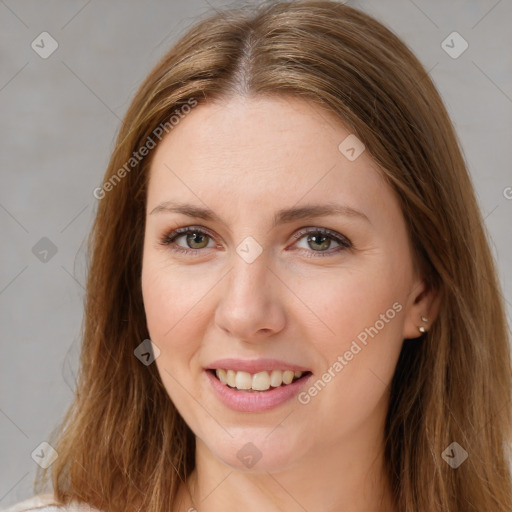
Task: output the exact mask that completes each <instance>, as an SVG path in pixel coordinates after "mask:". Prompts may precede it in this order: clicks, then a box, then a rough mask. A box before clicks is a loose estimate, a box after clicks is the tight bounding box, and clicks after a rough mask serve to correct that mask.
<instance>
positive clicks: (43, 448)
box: [30, 441, 59, 469]
mask: <svg viewBox="0 0 512 512" xmlns="http://www.w3.org/2000/svg"><path fill="white" fill-rule="evenodd" d="M30 456H31V457H32V460H33V461H34V462H35V463H36V464H37V465H38V466H41V467H42V468H43V469H46V468H49V467H50V466H51V465H52V464H53V463H54V462H55V461H56V459H57V457H58V456H59V454H58V453H57V450H55V448H54V447H53V446H52V445H51V444H49V443H47V442H46V441H43V442H42V443H40V444H39V445H38V446H37V448H36V449H35V450H34V451H33V452H32V453H31V454H30Z"/></svg>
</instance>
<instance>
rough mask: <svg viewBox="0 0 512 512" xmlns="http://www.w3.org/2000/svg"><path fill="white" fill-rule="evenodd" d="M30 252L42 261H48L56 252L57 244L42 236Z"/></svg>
mask: <svg viewBox="0 0 512 512" xmlns="http://www.w3.org/2000/svg"><path fill="white" fill-rule="evenodd" d="M32 254H33V255H34V256H35V257H36V258H37V259H38V260H39V261H41V262H42V263H48V262H49V261H50V260H51V259H52V258H53V257H54V256H55V255H56V254H57V246H56V245H55V244H54V243H53V242H52V241H51V240H50V239H49V238H46V237H45V236H43V238H41V240H39V242H37V243H36V244H35V245H34V247H32Z"/></svg>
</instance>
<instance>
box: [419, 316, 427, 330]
mask: <svg viewBox="0 0 512 512" xmlns="http://www.w3.org/2000/svg"><path fill="white" fill-rule="evenodd" d="M421 321H422V322H425V323H427V322H428V318H427V317H425V316H422V317H421ZM418 331H420V332H421V334H423V333H425V332H427V330H426V329H425V327H423V326H420V327H418Z"/></svg>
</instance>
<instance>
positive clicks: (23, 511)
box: [2, 494, 99, 512]
mask: <svg viewBox="0 0 512 512" xmlns="http://www.w3.org/2000/svg"><path fill="white" fill-rule="evenodd" d="M64 511H65V512H99V511H98V510H97V509H94V508H92V507H90V506H89V505H86V504H84V503H80V504H79V503H72V504H69V505H58V504H57V502H56V501H55V499H54V497H53V494H39V495H38V496H34V497H32V498H29V499H28V500H24V501H20V502H19V503H16V504H15V505H12V506H11V507H9V508H7V509H2V512H64Z"/></svg>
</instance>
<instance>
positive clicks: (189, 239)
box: [188, 233, 205, 245]
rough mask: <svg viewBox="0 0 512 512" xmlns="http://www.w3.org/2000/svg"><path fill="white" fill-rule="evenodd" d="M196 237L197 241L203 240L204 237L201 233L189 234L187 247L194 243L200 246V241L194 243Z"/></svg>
mask: <svg viewBox="0 0 512 512" xmlns="http://www.w3.org/2000/svg"><path fill="white" fill-rule="evenodd" d="M197 237H199V239H201V238H205V235H202V234H201V233H190V235H189V236H188V242H189V245H190V244H195V243H198V244H201V241H199V242H197V241H196V239H197Z"/></svg>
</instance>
